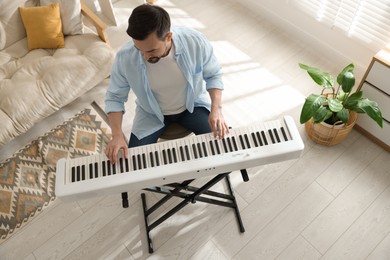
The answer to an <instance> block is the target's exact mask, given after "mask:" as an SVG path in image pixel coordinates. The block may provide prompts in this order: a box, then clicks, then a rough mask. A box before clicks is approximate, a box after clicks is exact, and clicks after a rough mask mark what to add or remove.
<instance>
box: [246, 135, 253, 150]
mask: <svg viewBox="0 0 390 260" xmlns="http://www.w3.org/2000/svg"><path fill="white" fill-rule="evenodd" d="M244 139H245V143H246V146H247V147H248V149H249V148H251V143H250V142H249V138H248V135H247V134H244Z"/></svg>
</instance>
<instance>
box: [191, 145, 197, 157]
mask: <svg viewBox="0 0 390 260" xmlns="http://www.w3.org/2000/svg"><path fill="white" fill-rule="evenodd" d="M192 151H193V152H194V156H195V159H198V153H197V152H196V145H195V144H192Z"/></svg>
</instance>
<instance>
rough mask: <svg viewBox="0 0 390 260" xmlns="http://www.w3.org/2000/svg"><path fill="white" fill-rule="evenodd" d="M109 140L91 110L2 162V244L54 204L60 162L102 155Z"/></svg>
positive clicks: (0, 189)
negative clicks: (60, 160)
mask: <svg viewBox="0 0 390 260" xmlns="http://www.w3.org/2000/svg"><path fill="white" fill-rule="evenodd" d="M110 137H111V136H110V128H109V127H108V125H107V124H106V122H105V121H104V120H103V118H102V117H101V116H100V115H99V114H98V113H97V111H96V110H95V109H94V108H93V107H92V106H91V107H90V108H87V109H85V110H84V111H82V112H80V113H78V114H77V115H75V116H74V117H72V118H70V119H69V120H68V121H66V122H64V123H63V124H62V125H60V126H58V127H56V128H55V129H53V130H52V131H50V132H49V133H46V134H44V135H43V136H41V137H39V138H38V139H37V140H35V141H33V142H31V143H30V144H28V145H26V146H25V147H24V148H22V149H21V150H19V151H18V152H16V153H15V154H14V155H13V156H12V157H11V158H9V159H7V160H6V161H4V162H0V244H1V243H2V242H4V241H5V239H7V238H8V237H10V236H11V235H12V234H14V233H15V231H17V230H18V229H20V228H21V227H22V226H24V225H26V224H27V223H28V222H29V221H30V220H31V219H32V218H33V217H34V216H36V215H37V214H38V213H39V212H41V211H42V210H43V209H44V208H46V207H47V206H49V205H50V202H52V201H54V200H55V190H54V188H55V171H56V162H57V160H58V159H60V158H63V157H69V158H75V157H81V156H87V155H91V154H95V153H100V152H103V151H104V148H105V146H106V144H107V143H108V141H109V140H110Z"/></svg>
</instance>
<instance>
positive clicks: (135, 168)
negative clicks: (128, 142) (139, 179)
mask: <svg viewBox="0 0 390 260" xmlns="http://www.w3.org/2000/svg"><path fill="white" fill-rule="evenodd" d="M131 159H132V161H133V169H134V170H135V171H136V170H138V169H137V160H136V157H135V155H133V156H131Z"/></svg>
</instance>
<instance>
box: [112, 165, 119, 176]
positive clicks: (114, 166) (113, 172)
mask: <svg viewBox="0 0 390 260" xmlns="http://www.w3.org/2000/svg"><path fill="white" fill-rule="evenodd" d="M118 163H119V162H118ZM111 166H112V174H113V175H115V174H117V170H116V167H117V166H116V164H111Z"/></svg>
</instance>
